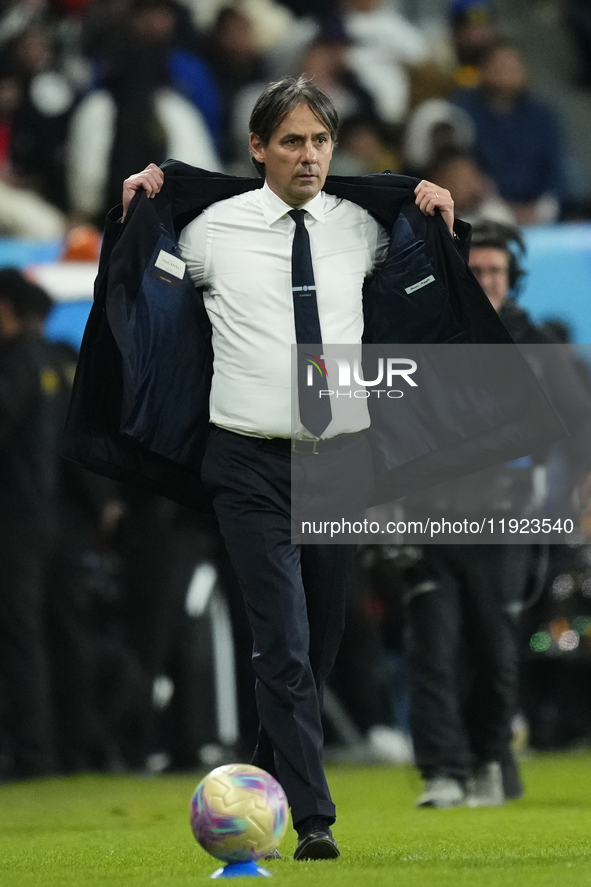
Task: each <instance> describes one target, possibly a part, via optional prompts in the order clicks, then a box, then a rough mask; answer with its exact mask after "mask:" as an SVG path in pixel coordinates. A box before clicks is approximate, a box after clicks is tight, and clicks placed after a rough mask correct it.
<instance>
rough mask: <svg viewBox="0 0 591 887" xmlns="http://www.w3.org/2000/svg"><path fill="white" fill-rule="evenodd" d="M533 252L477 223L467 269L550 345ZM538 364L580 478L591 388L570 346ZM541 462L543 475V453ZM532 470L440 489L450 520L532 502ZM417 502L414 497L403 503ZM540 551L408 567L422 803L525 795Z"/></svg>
mask: <svg viewBox="0 0 591 887" xmlns="http://www.w3.org/2000/svg"><path fill="white" fill-rule="evenodd" d="M524 252H525V245H524V242H523V239H522V237H521V234H520V232H519V230H518V229H517V228H514V227H513V226H509V225H502V224H499V223H494V222H486V223H481V224H479V225H476V226H475V227H474V229H473V235H472V243H471V252H470V261H469V264H470V267H471V269H472V271H473V273H474V274H475V276H476V278H477V279H478V281H479V283H480V285H481V286H482V288H483V290H484V292H485V293H486V295H487V297H488V299H489V301H490V303H491V305H492V306H493V307H494V309H495V310H496V311H497V313H498V314H499V317H500V318H501V320H502V321H503V323H504V324H505V326H506V327H507V329H508V331H509V333H510V334H511V335H512V337H513V339H514V340H515V341H516V342H518V343H520V344H540V345H541V344H544V343H545V344H552V343H555V341H556V340H555V339H553V338H552V337H551V336H550V334H549V333H548V332H547V331H546V330H544V328H542V327H538V326H536V325H535V324H534V323H533V321H532V320H531V318H530V317H529V315H528V314H527V312H526V311H524V310H523V309H521V308H519V307H518V306H517V305H516V304H515V301H514V300H515V297H516V295H517V293H518V290H519V283H520V280H521V278H522V277H523V274H524V271H523V269H522V268H521V267H520V265H519V261H518V257H519V258H521V256H522V255H523V254H524ZM528 359H529V356H528ZM532 363H535V364H536V366H535V369H536V372H537V374H538V376H539V378H540V379H541V382H542V385H543V387H545V388H547V389H548V390H547V393H548V394H549V396H550V398H551V400H552V401H553V403H554V406H555V407H556V409H557V410H558V412H559V413H560V415H561V418H562V419H563V421H564V424H565V425H566V427H567V428H568V430H569V432H570V433H571V438H570V440H569V441H568V444H567V446H568V447H569V448H570V450H571V452H570V454H569V455H570V460H569V461H570V463H571V464H573V465H574V466H575V473H574V475H573V483H576V482H577V480H579V481H580V479H581V475H583V476H584V474H585V472H588V471H589V468H590V467H591V466H590V464H589V460H590V454H591V423H590V421H589V417H590V416H591V394H590V393H589V390H588V389H586V387H585V385H584V384H583V382H582V379H581V376H580V375H579V373H578V372H577V370H576V368H575V363H574V360H573V358H572V355H571V354H570V353H569V349H568V347H567V346H564V347H563V348H558V347H557V346H556V345H555V346H554V347H553V348H552V349H535V353H534V355H533V358H532ZM535 461H536V462H538V461H539V463H540V467H541V468H542V471H543V467H542V463H543V461H544V454H541V455H540V459H539V460H538V459H536V460H535ZM577 471H578V472H579V477H578V478H577V477H576V472H577ZM535 472H536V465H535V464H534V460H532V459H531V458H530V457H526V458H525V459H521V460H518V462H516V463H509V464H508V465H507V466H499V467H498V468H496V469H493V470H491V471H487V472H479V473H478V474H477V475H472V476H471V477H469V478H466V479H465V480H466V483H463V482H459V483H455V484H453V485H440V487H438V488H437V489H438V490H439V496H438V502H439V504H440V507H441V508H442V509H444V510H445V516H446V517H448V518H449V517H451V519H453V517H454V516H458V517H459V516H462V517H465V516H466V513H469V511H470V510H473V511H474V512H476V513H478V512H479V511H480V513H483V514H494V513H495V510H497V511H498V512H499V513H502V510H503V509H504V508H507V507H509V505H510V506H511V507H517V508H519V507H520V506H522V507H524V508H525V509H527V508H528V507H529V505H528V503H530V502H533V499H532V497H535V495H536V487H537V485H536V484H535V483H534V475H535ZM417 505H418V506H419V507H420V502H417V500H416V499H415V500H414V501H413V497H409V499H408V500H407V503H406V509H408V510H411V509H412V508H413V507H415V508H416V507H417ZM442 513H443V512H442ZM525 513H527V512H525ZM538 550H539V546H535V545H522V544H499V545H497V544H489V545H485V544H481V545H427V546H423V549H422V556H421V558H420V560H418V561H417V562H416V563H415V565H414V566H413V567H412V568H411V569H410V570H409V571H408V572H407V574H406V580H407V589H408V597H407V608H406V612H407V618H408V640H409V657H410V664H411V674H412V685H411V732H412V739H413V744H414V750H415V758H416V763H417V766H418V767H419V769H420V771H421V774H422V776H423V778H424V780H425V783H426V785H425V790H424V792H423V794H422V795H421V796H420V798H419V799H418V801H417V806H420V807H453V806H457V805H459V804H466V805H467V806H470V807H480V806H500V805H501V804H503V803H504V801H505V800H506V799H508V798H515V797H519V796H520V794H521V793H522V787H521V783H520V780H519V774H518V771H517V767H516V764H515V761H514V759H513V756H512V751H511V738H512V729H511V722H512V718H513V715H514V712H515V704H516V693H517V684H518V677H519V647H518V639H519V634H518V628H519V614H520V612H521V609H522V607H523V602H524V600H525V598H526V596H527V589H528V587H529V584H530V581H531V575H532V573H533V566H534V565H535V556H536V554H537V552H538Z"/></svg>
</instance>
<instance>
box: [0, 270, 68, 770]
mask: <svg viewBox="0 0 591 887" xmlns="http://www.w3.org/2000/svg"><path fill="white" fill-rule="evenodd" d="M39 296H41V298H43V297H44V298H45V299H46V301H47V302H48V303H49V304H50V299H49V296H47V295H46V294H44V293H43V292H42V291H41V292H40V291H39V287H36V286H35V285H34V284H32V283H30V282H29V281H28V280H26V279H25V278H24V277H23V275H22V274H21V273H20V271H17V270H16V269H13V268H5V269H2V270H1V271H0V688H1V695H0V699H1V702H2V715H3V718H2V721H3V725H2V726H3V728H4V733H5V735H6V737H7V748H6V750H5V751H6V752H7V755H6V757H7V759H8V770H7V773H6V774H4V775H5V776H6V777H7V778H10V779H26V778H33V777H36V776H46V775H48V774H49V773H51V772H52V771H53V769H54V747H53V723H52V711H51V704H50V698H51V694H50V692H49V668H48V661H47V650H46V640H45V618H44V613H45V609H44V608H45V598H44V586H45V580H46V571H47V565H48V561H49V556H50V550H51V542H52V529H53V527H54V525H55V521H56V510H57V506H56V485H57V467H58V448H59V439H60V434H61V423H60V417H61V418H63V413H61V411H60V410H59V407H58V394H59V390H60V380H59V378H58V376H57V373H55V371H54V370H53V368H52V365H51V362H50V361H49V360H48V359H47V358H48V355H47V353H46V351H45V345H44V342H43V340H42V338H41V336H40V334H39V332H38V331H37V330H36V329H35V323H34V322H33V318H34V317H35V316H36V314H37V310H36V309H37V305H38V302H39Z"/></svg>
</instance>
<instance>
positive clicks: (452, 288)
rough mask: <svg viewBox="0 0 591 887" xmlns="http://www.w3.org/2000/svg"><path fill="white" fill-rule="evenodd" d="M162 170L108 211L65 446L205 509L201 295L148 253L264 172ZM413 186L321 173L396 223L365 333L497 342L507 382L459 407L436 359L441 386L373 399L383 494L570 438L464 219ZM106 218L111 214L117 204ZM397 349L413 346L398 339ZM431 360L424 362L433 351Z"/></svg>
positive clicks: (373, 286)
mask: <svg viewBox="0 0 591 887" xmlns="http://www.w3.org/2000/svg"><path fill="white" fill-rule="evenodd" d="M163 170H164V172H165V180H164V186H163V189H162V191H161V192H160V193H159V194H158V195H157V196H156V197H155V198H154V199H152V200H149V199H148V198H147V197H146V195H145V192H144V191H140V193H139V194H138V195H136V197H135V198H134V200H133V201H132V204H131V207H130V209H129V211H128V214H127V216H126V219H125V222H124V223H123V224H120V223H119V222H117V221H114V220H111V219H108V220H107V227H106V231H105V237H104V242H103V248H102V252H101V259H100V264H99V273H98V277H97V280H96V284H95V296H94V305H93V307H92V310H91V313H90V317H89V320H88V324H87V327H86V331H85V335H84V339H83V342H82V347H81V352H80V360H79V364H78V371H77V375H76V379H75V382H74V389H73V395H72V402H71V406H70V411H69V416H68V420H67V423H66V432H65V449H64V454H65V455H66V456H67V457H68V458H71V459H73V460H74V461H76V462H77V463H79V464H80V465H83V466H85V467H86V468H89V469H91V470H93V471H96V472H98V473H99V474H104V475H107V476H109V477H113V478H116V479H118V480H123V481H129V482H136V483H138V482H139V483H140V484H141V485H142V486H143V487H144V488H146V489H150V490H152V491H154V492H156V493H160V494H162V495H164V496H168V497H169V498H171V499H174V500H176V501H178V502H180V503H182V504H184V505H188V506H190V507H193V508H197V509H203V508H207V507H208V503H207V498H206V496H205V493H204V491H203V489H202V486H201V482H200V466H201V461H202V457H203V452H204V447H205V442H206V439H207V436H208V431H209V412H208V409H209V390H210V383H211V377H212V363H213V352H212V346H211V326H210V322H209V319H208V317H207V313H206V311H205V308H204V305H203V299H202V295H201V292H200V291H199V290H197V291H196V290H195V287H194V286H193V283H192V282H191V280H190V279H189V277H188V275H187V274H185V275H184V277H183V279H182V280H179V279H178V277H175V276H174V274H169V273H167V271H166V270H163V269H162V268H160V267H157V266H156V265H155V262H156V259H157V257H158V255H159V254H160V251H161V250H164V251H165V252H167V253H169V254H172V255H175V254H176V255H178V248H177V240H178V236H179V233H180V231H181V230H182V228H183V227H184V226H185V225H187V224H188V223H189V222H190V221H191V220H192V219H193V218H195V217H196V216H197V215H198V214H199V213H200V212H202V211H203V210H204V209H206V208H207V207H208V206H209V205H211V204H212V203H215V202H217V201H219V200H223V199H225V198H228V197H232V196H234V195H236V194H241V193H243V192H245V191H248V190H251V189H254V188H259V187H261V185H262V181H261V180H258V179H244V178H236V177H233V176H224V175H221V174H216V173H210V172H206V171H204V170H198V169H195V168H193V167H190V166H187V165H186V164H182V163H179V162H176V161H167V163H166V164H164V166H163ZM416 184H417V180H416V179H411V178H408V177H406V176H397V175H392V174H389V173H382V174H379V175H371V176H363V177H359V178H339V177H329V178H328V179H327V181H326V184H325V190H326V191H327V192H328V193H331V194H335V195H336V196H338V197H341V198H346V199H348V200H351V201H353V202H354V203H357V204H359V205H360V206H363V207H364V208H365V209H367V210H368V211H369V212H370V213H371V214H372V215H373V216H374V217H375V218H376V219H377V220H378V221H379V222H380V223H381V224H382V225H383V226H384V227H385V228H386V230H387V231H388V232H389V233H390V246H389V251H388V256H387V259H386V261H385V263H384V264H383V265H382V266H380V268H379V270H378V271H377V272H375V273H374V275H373V276H372V277H371V279H370V280H369V281H367V282H366V286H365V288H364V314H365V332H364V342H365V343H368V344H375V345H379V346H382V347H383V348H386V346H388V345H390V344H395V343H396V344H400V345H404V346H405V348H408V349H411V346H413V347H414V346H415V344H416V343H423V346H424V347H426V348H431V349H432V348H434V347H435V346H439V345H443V344H444V343H473V344H484V343H491V344H496V345H504V346H506V347H505V348H503V360H502V362H499V361H497V364H498V363H502V373H503V375H504V380H505V382H508V384H500V385H498V384H496V383H495V384H493V385H492V389H493V390H492V393H491V392H490V391H489V392H486V393H485V396H480V395H479V396H478V397H477V398H476V400H474V396H473V393H472V394H471V395H470V397H471V398H472V402H471V404H470V407H469V408H468V409H467V408H466V398H465V394H466V392H465V391H463V392H461V393H460V394H458V391H457V390H456V391H455V393H454V386H451V388H450V390H449V391H448V393H447V394H444V395H442V389H441V384H440V383H439V382H437V378H438V377H439V372H438V370H437V368H435V369H433V370H432V372H431V379H432V381H433V383H434V384H433V385H430V384H427V385H423V386H422V395H421V400H420V405H418V402H414V401H413V399H412V398H405V399H404V404H403V405H402V401H398V402H397V403H399V404H400V408H399V409H398V410H393V409H392V403H393V402H392V401H389V403H385V400H384V399H383V398H381V399H377V398H372V399H371V402H370V404H369V405H370V416H371V428H370V431H369V435H370V441H371V444H372V448H373V455H374V461H375V471H376V495H375V497H374V502H376V503H377V502H385V501H388V500H391V499H395V498H397V497H399V496H403V495H405V494H407V493H410V492H413V491H415V490H418V489H422V488H425V487H428V486H431V485H432V484H434V483H438V482H440V481H441V480H444V479H446V478H451V477H456V476H459V475H462V474H467V473H470V472H471V471H476V470H478V469H480V468H483V467H487V466H488V465H491V464H496V463H498V462H503V461H506V460H508V459H514V458H517V457H518V456H521V455H524V454H526V453H529V452H530V451H531V450H533V449H534V448H535V447H538V446H541V445H543V444H545V443H547V442H550V441H552V440H556V439H558V438H559V437H562V436H564V429H563V427H562V424H561V423H560V420H559V419H558V417H557V416H556V414H555V412H554V411H553V409H552V408H551V407H550V405H549V404H548V402H547V400H546V398H545V396H544V395H543V393H542V392H541V390H540V388H539V386H538V384H537V382H536V380H535V378H534V376H533V374H532V373H531V371H530V370H529V368H528V366H527V364H526V363H525V361H524V360H523V359H522V357H521V355H520V354H519V351H518V349H517V347H516V346H515V345H513V344H512V343H511V338H510V336H509V335H508V333H507V331H506V330H505V328H504V326H503V325H502V323H501V322H500V320H499V319H498V317H497V315H496V312H495V311H494V310H493V308H492V307H491V305H490V304H489V302H488V299H487V298H486V296H485V295H484V293H483V292H482V290H481V288H480V286H479V285H478V283H477V282H476V280H475V278H474V276H473V275H472V273H471V272H470V270H469V268H468V267H467V264H466V261H465V254H466V251H467V249H468V236H469V226H467V225H465V224H464V223H462V222H457V227H456V231H457V232H458V233H459V235H460V238H459V240H458V239H456V240H454V239H453V238H452V237H451V236H450V234H449V231H448V229H447V227H446V225H445V223H444V221H443V219H442V218H441V216H440V215H439V214H436V215H435V216H434V217H431V216H424V215H423V214H422V213H421V212H420V210H419V209H418V207H417V206H416V204H415V202H414V201H415V196H414V188H415V186H416ZM110 215H111V216H113V217H114V218H115V219H117V218H119V217H120V216H121V210H120V208H116V209H115V210H114V211H113V212H112V213H111V214H110ZM159 264H161V263H159ZM430 278H432V280H431V281H430V282H429V283H428V285H425V281H426V280H428V279H430ZM417 282H420V283H421V286H420V287H419V288H416V287H415V286H414V285H415V284H416V283H417ZM451 350H452V351H453V352H454V353H458V354H459V353H460V352H459V351H457V349H451ZM449 351H450V349H447V353H448V354H449ZM415 353H416V352H415ZM398 356H400V357H408V356H411V357H412V356H413V354H410V353H409V354H408V355H407V354H406V351H404V353H403V351H400V350H399V354H398ZM447 362H448V363H449V361H447ZM425 363H426V364H429V366H432V365H433V357H432V354H430V355H429V359H428V360H426V361H425ZM460 363H461V367H460V369H459V370H458V368H456V370H454V372H455V373H456V375H457V374H458V373H459V374H460V375H461V376H463V377H464V379H465V381H466V382H469V381H470V379H469V378H466V377H469V376H470V375H471V373H472V370H471V369H470V366H469V365H467V364H466V361H465V359H464V358H463V359H462V361H461V362H460ZM478 373H480V375H482V370H481V369H480V370H478ZM452 375H453V373H452ZM436 377H437V378H436ZM457 381H458V380H457ZM447 387H448V388H449V386H447ZM460 387H462V386H461V383H460ZM431 389H432V390H431ZM430 390H431V394H429V391H430ZM442 397H443V400H444V401H445V402H444V403H442ZM425 398H426V399H425Z"/></svg>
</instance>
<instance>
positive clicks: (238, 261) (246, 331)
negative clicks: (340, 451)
mask: <svg viewBox="0 0 591 887" xmlns="http://www.w3.org/2000/svg"><path fill="white" fill-rule="evenodd" d="M303 209H304V210H305V211H306V217H305V223H306V227H307V229H308V232H309V235H310V248H311V253H312V262H313V266H314V278H315V283H316V293H317V302H318V314H319V317H320V328H321V330H322V341H323V345H326V343H329V344H328V349H327V347H325V349H324V353H325V354H329V352H330V347H329V346H330V344H335V345H342V344H348V345H358V344H360V343H361V335H362V332H363V308H362V295H361V290H362V285H363V281H364V278H365V276H366V275H367V274H368V273H369V272H370V271H371V270H372V268H373V267H374V265H375V264H376V261H378V260H379V259H381V258H382V256H383V254H385V250H386V246H387V235H386V232H385V231H384V229H383V228H382V227H381V226H380V225H379V224H378V223H377V222H376V221H375V220H374V219H373V217H372V216H371V215H370V214H369V213H368V212H367V211H366V210H364V209H362V208H361V207H359V206H357V205H356V204H354V203H351V202H350V201H348V200H341V199H339V198H337V197H334V196H333V195H330V194H326V193H325V192H324V191H321V192H320V193H319V194H317V195H316V197H314V198H313V199H312V200H311V201H310V202H309V203H307V204H306V205H305V206H304V207H303ZM290 210H291V207H290V206H288V205H287V204H286V203H284V202H283V200H281V198H280V197H278V196H277V195H276V194H275V193H274V192H273V191H272V190H271V189H270V188H269V187H268V185H267V184H266V183H265V185H264V186H263V187H262V188H261V189H260V190H254V191H249V192H247V193H246V194H240V195H238V196H236V197H231V198H229V199H227V200H222V201H219V202H218V203H215V204H213V205H212V206H210V207H209V208H208V209H207V210H205V212H203V213H202V214H201V215H200V216H198V217H197V218H196V219H195V220H194V221H193V222H191V223H190V224H189V225H187V227H186V228H184V230H183V231H182V232H181V237H180V240H179V247H180V250H181V254H182V256H183V259H184V260H185V262H186V263H187V271H188V273H189V275H190V277H191V279H192V280H193V282H194V283H195V285H196V286H203V287H204V288H205V289H204V301H205V308H206V310H207V313H208V315H209V318H210V321H211V325H212V335H213V354H214V360H213V381H212V388H211V397H210V415H211V421H212V422H213V423H214V424H216V425H219V426H220V427H222V428H226V429H228V430H229V431H234V432H237V433H239V434H247V435H254V436H256V437H290V436H291V435H292V434H296V436H299V437H309V436H311V435H308V434H307V432H306V430H305V429H303V428H302V426H301V423H299V420H298V421H297V422H296V425H295V427H294V423H293V418H292V404H291V392H292V354H291V352H292V348H291V346H292V345H295V343H296V333H295V321H294V310H293V296H292V291H291V248H292V242H293V235H294V231H295V222H294V221H293V219H292V218H291V217H290V216H288V215H287V213H288V212H289V211H290ZM331 387H332V385H331ZM345 400H347V401H348V402H347V404H345ZM331 405H332V411H333V418H332V421H331V423H330V425H329V426H328V428H327V429H326V431H325V432H324V434H323V435H322V436H323V437H333V436H334V435H336V434H342V433H348V432H354V431H360V430H361V429H363V428H366V427H367V426H368V425H369V415H368V412H367V405H366V402H365V401H364V400H358V401H355V403H352V400H351V399H347V398H343V399H342V400H340V399H336V398H335V399H334V400H333V399H332V398H331Z"/></svg>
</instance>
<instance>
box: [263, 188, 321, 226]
mask: <svg viewBox="0 0 591 887" xmlns="http://www.w3.org/2000/svg"><path fill="white" fill-rule="evenodd" d="M259 193H260V195H261V208H262V210H263V216H264V217H265V221H266V223H267V225H273V224H274V223H275V222H276V221H277V220H278V219H282V218H283V217H284V216H286V215H287V213H288V212H290V211H291V210H292V209H293V207H291V206H289V204H287V203H285V202H284V201H283V200H282V199H281V197H278V196H277V194H275V192H274V191H271V189H270V188H269V186H268V185H267V183H266V182H265V184H264V185H263V187H262V188H261V190H260V192H259ZM302 209H304V210H305V211H306V212H308V213H310V215H311V216H312V218H313V219H316V221H317V222H323V223H324V191H319V192H318V194H317V195H316V197H313V198H312V200H310V201H309V202H308V203H307V204H306V205H305V206H303V207H302Z"/></svg>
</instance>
